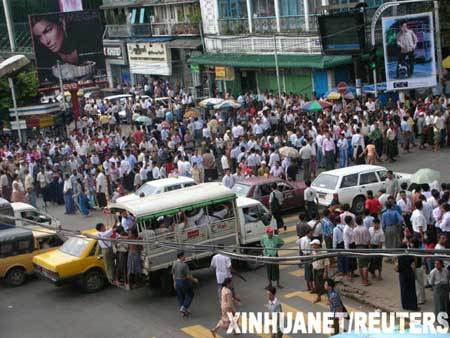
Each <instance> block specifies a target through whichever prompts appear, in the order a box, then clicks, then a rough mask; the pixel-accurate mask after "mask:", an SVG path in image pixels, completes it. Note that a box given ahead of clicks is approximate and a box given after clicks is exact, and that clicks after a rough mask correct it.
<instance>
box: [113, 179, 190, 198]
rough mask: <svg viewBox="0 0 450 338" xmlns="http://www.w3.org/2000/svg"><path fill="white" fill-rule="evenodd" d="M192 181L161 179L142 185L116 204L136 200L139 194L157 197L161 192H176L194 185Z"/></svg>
mask: <svg viewBox="0 0 450 338" xmlns="http://www.w3.org/2000/svg"><path fill="white" fill-rule="evenodd" d="M196 184H197V183H195V181H194V179H192V178H190V177H184V176H178V177H169V178H162V179H159V180H154V181H148V182H146V183H144V184H143V185H142V186H141V187H140V188H139V189H138V190H136V191H135V192H134V193H132V194H129V195H126V196H122V197H119V198H118V199H117V201H116V202H117V203H123V202H128V201H133V200H138V199H139V198H140V196H141V194H144V196H150V195H157V194H161V193H163V192H167V191H172V190H178V189H182V188H186V187H190V186H193V185H196Z"/></svg>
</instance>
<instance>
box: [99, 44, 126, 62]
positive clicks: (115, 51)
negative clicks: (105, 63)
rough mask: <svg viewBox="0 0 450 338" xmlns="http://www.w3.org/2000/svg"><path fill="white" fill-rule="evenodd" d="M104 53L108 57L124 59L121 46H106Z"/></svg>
mask: <svg viewBox="0 0 450 338" xmlns="http://www.w3.org/2000/svg"><path fill="white" fill-rule="evenodd" d="M103 53H104V54H105V56H106V57H107V58H111V59H122V48H121V47H120V46H114V47H113V46H104V47H103Z"/></svg>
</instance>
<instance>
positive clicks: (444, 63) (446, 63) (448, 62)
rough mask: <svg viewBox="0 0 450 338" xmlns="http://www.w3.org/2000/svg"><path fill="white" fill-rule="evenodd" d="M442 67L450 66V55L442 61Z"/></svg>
mask: <svg viewBox="0 0 450 338" xmlns="http://www.w3.org/2000/svg"><path fill="white" fill-rule="evenodd" d="M442 67H444V68H450V55H449V56H447V57H446V58H445V59H444V60H443V61H442Z"/></svg>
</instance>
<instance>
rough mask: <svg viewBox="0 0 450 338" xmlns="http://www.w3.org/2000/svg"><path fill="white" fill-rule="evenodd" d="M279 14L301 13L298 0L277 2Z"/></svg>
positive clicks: (292, 14) (295, 14)
mask: <svg viewBox="0 0 450 338" xmlns="http://www.w3.org/2000/svg"><path fill="white" fill-rule="evenodd" d="M279 5H280V16H297V15H301V14H302V12H303V11H302V10H303V8H300V3H299V0H283V1H280V2H279Z"/></svg>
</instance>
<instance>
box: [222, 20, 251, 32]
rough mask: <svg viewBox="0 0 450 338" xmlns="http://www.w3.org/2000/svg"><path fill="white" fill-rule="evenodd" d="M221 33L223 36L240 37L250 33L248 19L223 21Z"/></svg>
mask: <svg viewBox="0 0 450 338" xmlns="http://www.w3.org/2000/svg"><path fill="white" fill-rule="evenodd" d="M219 31H220V34H222V35H240V34H246V33H249V28H248V19H247V18H245V19H243V18H240V19H221V20H219Z"/></svg>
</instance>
